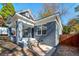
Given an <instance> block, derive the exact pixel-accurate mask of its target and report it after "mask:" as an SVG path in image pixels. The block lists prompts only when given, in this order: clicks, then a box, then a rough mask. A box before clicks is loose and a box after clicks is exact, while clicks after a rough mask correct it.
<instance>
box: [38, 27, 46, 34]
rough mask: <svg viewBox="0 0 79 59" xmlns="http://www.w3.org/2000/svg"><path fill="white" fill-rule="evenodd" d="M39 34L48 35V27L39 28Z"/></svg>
mask: <svg viewBox="0 0 79 59" xmlns="http://www.w3.org/2000/svg"><path fill="white" fill-rule="evenodd" d="M37 33H38V35H46V34H47V27H46V26H39V27H38V32H37Z"/></svg>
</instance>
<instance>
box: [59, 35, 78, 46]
mask: <svg viewBox="0 0 79 59" xmlns="http://www.w3.org/2000/svg"><path fill="white" fill-rule="evenodd" d="M60 44H61V45H69V46H79V33H78V34H63V35H61V37H60Z"/></svg>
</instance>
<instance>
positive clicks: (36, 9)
mask: <svg viewBox="0 0 79 59" xmlns="http://www.w3.org/2000/svg"><path fill="white" fill-rule="evenodd" d="M13 5H14V7H15V10H16V12H19V11H21V10H25V9H26V10H27V9H30V10H31V12H32V14H33V16H34V18H35V19H38V14H39V13H40V10H41V9H42V8H43V5H44V4H43V3H13ZM77 5H79V4H77V3H76V4H75V3H64V4H63V5H62V7H67V9H68V11H67V13H66V15H65V16H64V15H63V16H62V17H61V20H62V23H63V24H64V25H66V24H67V23H68V21H69V20H70V19H71V18H74V17H75V11H74V8H75V7H76V6H77ZM1 8H2V6H1V5H0V9H1Z"/></svg>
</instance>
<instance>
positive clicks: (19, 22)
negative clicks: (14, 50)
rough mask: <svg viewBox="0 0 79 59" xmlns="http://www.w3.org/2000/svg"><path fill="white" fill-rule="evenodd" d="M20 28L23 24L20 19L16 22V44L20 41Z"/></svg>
mask: <svg viewBox="0 0 79 59" xmlns="http://www.w3.org/2000/svg"><path fill="white" fill-rule="evenodd" d="M22 29H23V24H22V22H21V21H17V22H16V38H17V44H19V42H21V41H22V36H23V35H22Z"/></svg>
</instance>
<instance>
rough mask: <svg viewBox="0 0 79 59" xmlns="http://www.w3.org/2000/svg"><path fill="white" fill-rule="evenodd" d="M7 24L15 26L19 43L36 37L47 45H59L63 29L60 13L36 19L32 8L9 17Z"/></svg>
mask: <svg viewBox="0 0 79 59" xmlns="http://www.w3.org/2000/svg"><path fill="white" fill-rule="evenodd" d="M7 25H8V26H9V27H11V28H15V31H16V42H17V44H19V43H21V42H24V43H25V44H27V41H28V40H29V39H30V38H35V39H36V40H38V41H40V42H41V43H44V44H46V45H49V46H57V45H58V43H59V36H60V35H61V34H62V30H63V28H62V24H61V20H60V17H59V14H54V15H51V16H49V17H46V18H43V19H40V20H35V19H34V18H33V16H32V14H31V11H30V10H23V11H21V12H17V13H16V14H15V15H14V16H13V17H11V18H10V19H8V21H7ZM25 46H26V47H27V45H25Z"/></svg>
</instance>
